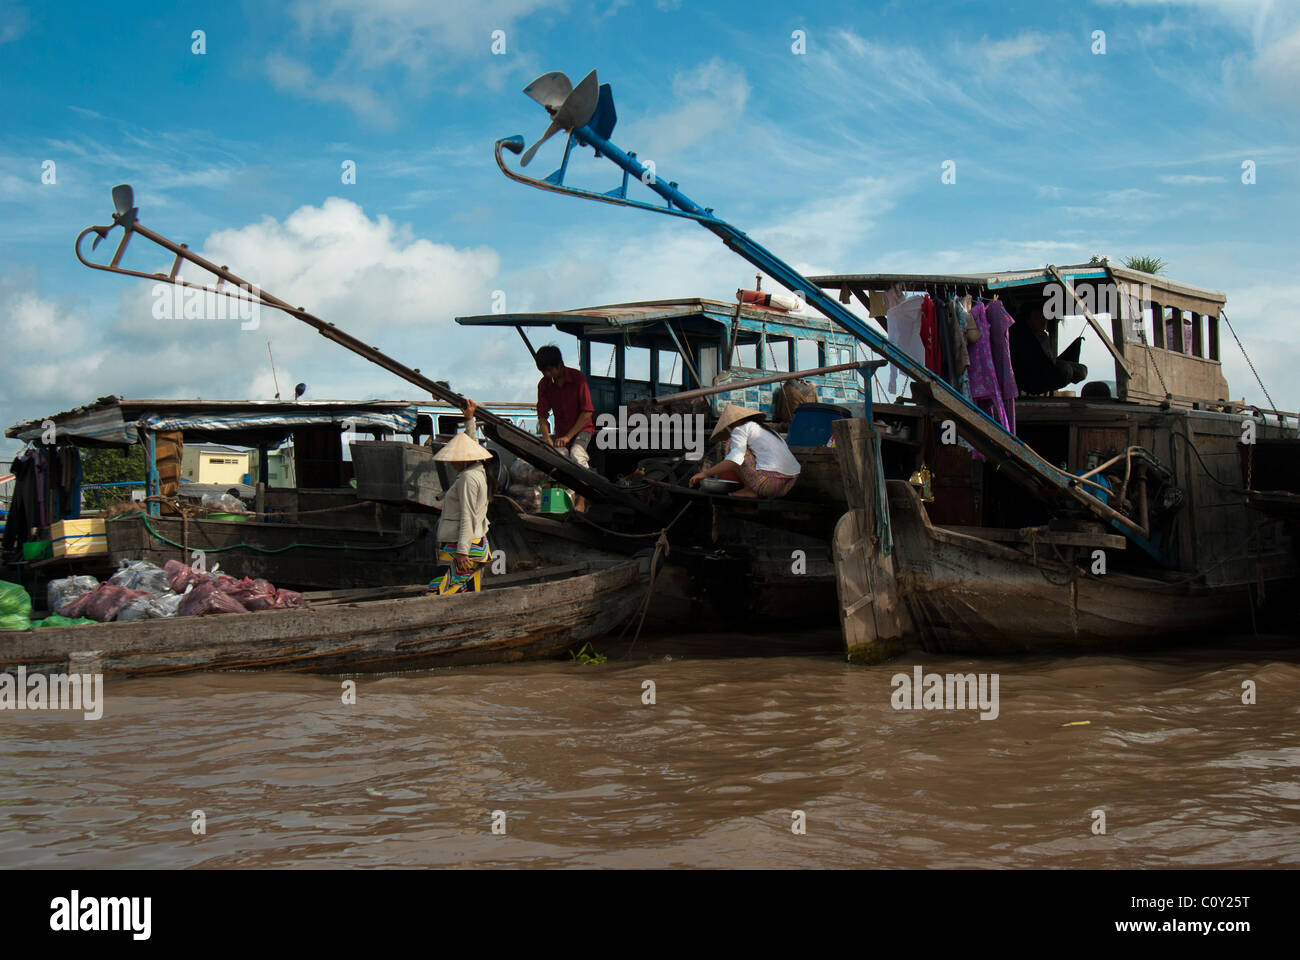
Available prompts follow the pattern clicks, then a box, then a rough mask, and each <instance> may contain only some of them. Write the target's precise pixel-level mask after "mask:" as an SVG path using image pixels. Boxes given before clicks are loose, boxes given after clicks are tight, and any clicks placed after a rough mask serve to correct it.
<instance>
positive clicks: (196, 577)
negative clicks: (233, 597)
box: [163, 560, 208, 593]
mask: <svg viewBox="0 0 1300 960" xmlns="http://www.w3.org/2000/svg"><path fill="white" fill-rule="evenodd" d="M163 573H164V574H166V576H167V584H168V586H170V587H171V588H172V590H173V591H175V592H176V593H184V592H185V588H186V587H188V586H189V585H190V584H195V585H198V584H200V583H204V582H206V581H207V579H208V575H207V574H206V573H199V571H197V570H195V569H194V568H193V567H191V566H190V565H189V564H185V563H181V562H180V561H179V560H168V561H167V562H166V563H165V564H163Z"/></svg>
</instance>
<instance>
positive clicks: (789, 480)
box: [740, 450, 799, 500]
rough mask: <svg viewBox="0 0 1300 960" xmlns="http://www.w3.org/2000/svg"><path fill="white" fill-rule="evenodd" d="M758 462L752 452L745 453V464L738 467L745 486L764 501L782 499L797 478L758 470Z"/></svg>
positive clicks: (773, 471)
mask: <svg viewBox="0 0 1300 960" xmlns="http://www.w3.org/2000/svg"><path fill="white" fill-rule="evenodd" d="M757 464H758V461H757V460H755V459H754V451H753V450H746V451H745V462H744V463H742V464H741V465H740V475H741V476H742V477H744V478H745V486H747V487H749V489H751V490H753V491H754V492H755V493H756V494H758V495H759V496H760V497H762V498H763V499H764V500H774V499H776V498H777V497H784V496H785V495H786V494H787V493H789V492H790V488H791V487H793V486H794V482H795V481H796V480H798V479H799V478H798V477H791V476H787V475H786V474H784V473H777V472H776V471H775V470H759V469H758V468H757Z"/></svg>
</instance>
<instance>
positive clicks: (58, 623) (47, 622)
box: [32, 613, 95, 629]
mask: <svg viewBox="0 0 1300 960" xmlns="http://www.w3.org/2000/svg"><path fill="white" fill-rule="evenodd" d="M94 622H95V621H94V620H90V619H87V618H86V617H77V618H76V619H75V620H73V619H70V618H68V617H61V616H59V615H58V614H57V613H55V614H51V615H50V616H48V617H46V618H45V619H44V620H33V621H32V626H33V627H36V628H37V629H39V628H41V627H79V626H81V625H82V624H83V623H94Z"/></svg>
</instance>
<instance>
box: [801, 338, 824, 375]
mask: <svg viewBox="0 0 1300 960" xmlns="http://www.w3.org/2000/svg"><path fill="white" fill-rule="evenodd" d="M820 346H821V344H819V343H818V342H817V341H816V340H805V339H803V338H802V337H800V338H799V343H798V346H797V347H796V353H795V366H796V369H799V370H811V369H812V368H813V367H819V366H821V364H820V363H818V362H817V361H818V353H819V352H820V351H819V350H818V347H820Z"/></svg>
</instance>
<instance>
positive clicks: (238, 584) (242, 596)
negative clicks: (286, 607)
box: [217, 576, 276, 609]
mask: <svg viewBox="0 0 1300 960" xmlns="http://www.w3.org/2000/svg"><path fill="white" fill-rule="evenodd" d="M217 589H218V591H221V592H222V593H229V594H230V596H231V597H234V598H235V600H238V601H239V602H240V604H243V605H244V606H248V601H250V600H252V598H253V597H268V596H269V597H274V596H276V588H274V587H272V585H270V583H269V581H268V580H261V579H257V580H252V579H250V578H247V576H246V578H244V579H243V580H237V581H235V583H234V584H231V585H224V584H221V583H218V584H217ZM250 609H252V607H250Z"/></svg>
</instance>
